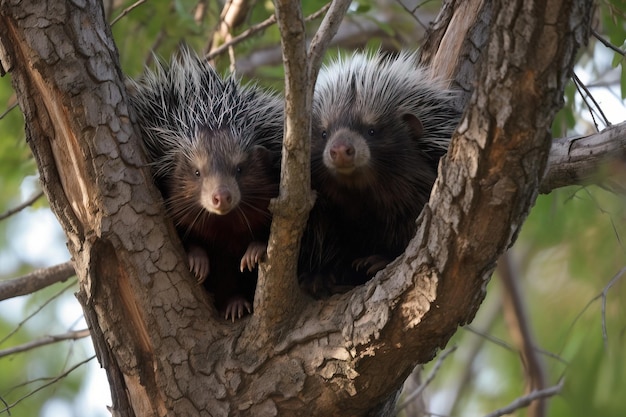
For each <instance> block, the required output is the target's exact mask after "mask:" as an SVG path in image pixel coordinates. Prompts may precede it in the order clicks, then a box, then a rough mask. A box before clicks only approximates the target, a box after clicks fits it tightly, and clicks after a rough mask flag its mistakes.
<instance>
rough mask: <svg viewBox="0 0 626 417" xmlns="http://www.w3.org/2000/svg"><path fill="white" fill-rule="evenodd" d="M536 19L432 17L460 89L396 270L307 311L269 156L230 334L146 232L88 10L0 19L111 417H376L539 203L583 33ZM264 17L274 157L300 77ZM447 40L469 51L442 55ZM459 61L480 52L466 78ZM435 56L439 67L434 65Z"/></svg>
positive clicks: (121, 104)
mask: <svg viewBox="0 0 626 417" xmlns="http://www.w3.org/2000/svg"><path fill="white" fill-rule="evenodd" d="M480 3H481V2H478V3H477V4H480ZM539 3H543V2H537V4H535V3H532V4H530V3H528V2H513V1H511V2H503V4H494V3H492V2H484V4H481V5H480V7H478V6H477V5H475V4H474V3H473V2H462V4H454V3H452V2H450V3H446V6H445V8H444V13H443V14H442V15H441V18H440V20H439V21H438V25H437V26H436V27H437V30H436V31H435V32H434V34H433V35H432V36H431V38H430V39H431V43H430V44H429V45H427V46H425V51H426V52H427V53H425V55H424V59H425V60H429V59H430V61H431V64H432V65H436V66H438V67H441V68H442V70H445V72H446V73H447V74H450V75H451V76H454V77H455V79H456V80H457V81H458V83H459V85H460V86H469V85H470V83H469V82H468V81H467V80H471V79H474V78H473V77H474V74H475V77H476V78H475V79H476V80H477V82H476V86H475V88H474V89H473V92H472V93H471V96H470V94H469V93H470V92H469V91H468V95H467V97H469V98H468V100H467V112H466V115H465V117H464V119H463V122H462V123H461V125H460V128H459V133H458V135H456V136H455V139H454V142H453V144H452V145H451V148H450V151H449V155H448V157H447V159H446V160H445V161H444V163H443V164H442V167H441V173H440V178H439V179H438V182H437V184H436V186H435V189H436V192H435V193H434V194H433V196H432V198H431V201H430V203H429V205H428V207H427V208H426V209H425V210H424V213H423V214H422V215H421V216H420V218H419V220H418V225H419V226H418V233H417V236H416V238H415V239H414V240H413V241H412V243H411V245H410V246H409V248H408V249H407V252H406V254H405V255H404V256H403V257H401V258H399V260H397V261H396V262H394V263H393V265H391V266H390V267H389V268H387V269H386V270H385V271H384V272H383V273H381V274H380V275H379V276H378V277H377V278H376V279H374V280H372V281H371V282H369V283H368V284H366V285H365V286H363V287H360V288H357V289H355V290H353V291H351V292H350V293H348V294H346V295H345V296H343V297H338V298H333V299H330V300H324V301H323V302H313V301H311V300H308V299H307V298H305V297H303V296H302V294H300V292H299V290H298V289H297V287H296V280H295V264H294V262H295V252H296V251H295V248H297V242H298V239H299V233H300V231H301V229H302V225H303V222H304V219H305V217H304V216H305V214H306V210H307V208H308V206H309V205H310V204H307V198H308V195H309V193H308V184H307V183H306V179H302V178H298V177H297V176H295V174H294V172H297V171H296V170H294V168H293V166H294V165H295V166H296V167H301V166H302V165H303V164H306V162H305V161H306V160H307V155H306V152H304V151H302V148H306V147H305V146H303V145H304V144H303V143H302V141H300V142H297V141H295V142H294V144H293V145H286V150H285V152H286V156H285V158H286V160H287V161H288V162H287V163H286V164H284V165H285V172H284V175H283V180H284V184H283V185H282V187H283V190H285V192H284V193H283V194H282V196H283V198H284V199H280V200H279V201H278V202H277V203H276V205H275V209H274V210H275V211H274V215H275V221H274V228H273V235H272V236H273V238H272V239H271V246H270V249H269V250H268V262H267V263H266V264H264V265H263V266H262V274H261V277H260V280H259V286H258V290H257V294H256V297H255V314H254V315H253V316H252V317H250V318H249V319H247V320H243V321H241V322H239V323H237V324H235V325H231V324H225V323H222V322H221V321H220V320H218V319H217V318H216V315H215V312H214V311H213V309H212V307H211V304H210V303H209V302H208V300H207V298H206V297H205V296H204V294H202V293H198V292H197V291H195V288H194V283H193V280H192V279H191V278H190V277H189V273H188V272H187V267H186V265H185V263H184V261H183V259H184V257H183V256H182V252H181V249H180V245H179V244H178V242H177V239H176V237H175V233H174V232H173V230H172V228H171V227H170V225H169V224H168V223H167V222H166V221H165V220H164V218H165V217H164V214H163V211H162V210H161V208H160V207H161V205H160V204H159V201H160V200H159V199H160V197H159V194H158V192H157V191H156V190H155V189H154V188H153V187H152V186H150V180H149V178H150V175H149V172H148V171H147V170H146V168H145V157H144V155H143V154H142V152H141V150H140V148H139V147H138V138H137V134H136V130H135V129H134V127H133V125H132V123H131V122H132V114H131V112H130V111H129V110H128V106H127V103H126V93H125V89H124V86H123V80H122V76H121V71H120V70H119V64H118V62H117V54H116V49H115V46H114V44H113V42H112V40H111V37H110V32H109V30H108V27H107V25H106V24H105V22H104V18H103V15H102V11H101V10H100V8H99V7H98V6H96V5H93V4H90V5H88V6H86V7H85V8H84V9H79V8H76V7H75V6H73V5H70V4H56V3H54V5H53V3H50V5H49V6H50V7H46V4H43V5H42V4H37V5H24V4H20V5H19V6H12V5H7V4H4V5H3V6H2V9H0V16H1V19H2V22H3V25H2V26H1V29H0V39H1V40H2V44H3V46H4V48H5V50H6V53H4V54H3V55H2V63H3V66H4V67H5V68H6V69H7V70H10V71H11V73H12V76H13V77H14V86H15V90H16V92H17V95H18V97H19V100H20V106H21V108H22V109H23V111H24V114H25V117H26V120H27V138H28V141H29V143H30V145H31V148H32V150H33V153H34V155H35V158H36V160H37V163H38V167H39V170H40V173H41V179H42V183H43V186H44V190H45V191H46V194H47V196H48V199H49V202H50V205H51V207H52V209H53V210H54V212H55V214H56V215H57V217H58V218H59V220H60V222H61V224H62V225H63V228H64V230H65V231H66V234H67V236H68V242H69V243H68V246H69V247H70V251H71V253H72V256H73V263H74V268H75V270H76V271H77V275H78V276H79V280H80V286H81V290H80V293H79V299H80V300H81V304H82V305H83V308H84V311H85V316H86V317H87V320H88V322H89V325H90V330H91V334H92V338H93V340H94V344H95V346H96V350H97V353H98V357H99V359H100V361H101V363H102V364H103V366H104V367H105V368H106V369H107V373H108V377H109V381H110V383H111V388H112V392H113V398H114V407H113V408H114V410H115V412H116V413H119V415H169V414H171V415H178V414H181V415H186V414H191V415H200V414H203V413H207V411H206V410H209V412H210V413H212V414H218V415H219V414H226V413H228V412H230V413H231V414H239V415H272V414H276V413H278V414H287V413H289V414H293V415H299V414H303V413H305V412H306V413H308V414H316V415H332V414H334V413H336V412H338V411H337V410H338V408H340V409H341V412H342V413H343V414H348V415H366V414H370V415H384V414H385V413H388V412H390V410H391V409H392V408H391V407H392V406H393V405H394V404H395V401H396V398H397V394H398V390H399V388H400V387H401V384H402V382H403V381H404V379H405V378H406V376H407V375H408V374H409V373H410V372H411V370H412V369H413V367H414V366H415V365H416V364H418V363H425V362H427V361H429V360H430V359H431V358H432V357H433V355H434V354H435V352H436V351H437V349H438V348H439V347H440V346H443V345H445V344H446V342H447V341H448V339H449V338H450V337H451V336H452V334H453V333H454V332H455V331H456V329H457V327H458V326H459V325H460V324H464V323H466V322H469V321H471V319H472V318H473V316H474V314H475V312H476V310H477V309H478V307H479V305H480V303H481V301H482V299H483V297H484V295H485V292H484V288H485V284H486V282H487V281H488V279H489V276H490V275H491V273H492V271H493V269H494V267H495V263H496V260H497V259H498V257H499V255H500V254H502V253H503V252H504V250H505V249H506V248H507V247H508V246H509V245H510V244H511V243H512V241H513V240H514V239H515V237H516V235H517V231H518V230H519V227H520V225H521V224H522V223H523V221H524V219H525V217H526V215H527V214H528V210H529V208H530V206H531V205H532V204H533V202H534V200H535V198H536V195H537V192H538V190H539V187H540V184H541V180H542V173H543V170H544V167H545V165H546V161H547V156H548V151H549V149H550V137H549V135H548V134H547V131H548V130H547V129H548V128H549V126H550V124H551V122H552V119H553V117H554V114H555V112H556V110H557V109H558V107H559V106H560V103H561V100H562V96H563V90H564V88H565V81H566V80H567V77H568V76H569V73H570V70H571V67H572V65H573V62H574V55H575V52H576V50H577V49H578V47H579V46H580V44H581V43H582V42H584V41H585V40H586V39H587V37H588V33H587V32H588V25H589V22H588V16H590V7H591V5H590V2H584V3H582V2H581V4H576V5H573V4H561V3H559V2H552V3H550V7H546V6H545V5H542V4H539ZM276 7H277V10H278V13H277V16H278V20H279V26H280V27H281V31H282V32H283V34H288V35H289V36H285V38H286V39H288V40H287V41H285V42H284V53H285V55H286V56H288V57H291V58H288V59H287V63H288V64H293V65H295V67H293V68H292V67H290V66H289V65H288V66H287V68H286V78H287V85H288V88H287V91H286V96H287V100H288V103H289V104H288V106H287V114H288V116H289V117H288V121H287V125H286V126H287V129H286V135H287V137H286V143H288V144H289V143H291V142H290V141H293V140H294V139H293V136H295V137H298V138H303V137H305V136H306V134H302V132H304V133H306V132H308V127H307V126H308V124H307V123H308V122H307V111H306V109H307V101H308V100H309V98H310V88H303V87H304V86H306V85H309V86H310V81H311V78H314V76H313V74H315V69H314V68H313V67H304V65H305V63H306V62H307V61H306V59H304V57H305V49H304V47H305V44H304V40H305V37H304V34H303V25H302V24H301V16H300V14H301V12H300V11H299V8H298V7H297V5H295V4H291V2H277V4H276ZM27 10H28V12H27ZM70 11H71V13H69V12H70ZM468 11H471V13H469V12H468ZM43 12H45V15H42V13H43ZM44 16H45V19H44ZM329 16H333V12H332V11H329ZM459 16H462V17H463V18H465V19H462V18H461V17H459ZM513 17H515V19H513ZM40 19H42V20H40ZM333 19H337V17H336V16H334V17H333ZM455 19H456V20H455ZM459 20H461V21H460V22H459ZM41 22H46V23H45V24H43V23H41ZM327 22H332V19H330V18H329V19H328V20H327ZM448 22H455V24H454V25H452V24H450V25H448ZM29 28H36V30H33V29H30V30H29ZM449 31H452V34H449V33H450V32H449ZM466 33H468V34H471V35H472V36H471V37H470V36H465V34H466ZM446 34H448V36H445V35H446ZM466 38H467V39H470V40H471V41H472V42H473V43H472V44H469V43H468V44H463V43H462V42H460V40H463V39H466ZM450 41H452V44H453V45H450V44H448V43H446V42H450ZM537 44H540V45H546V47H545V48H536V47H535V45H537ZM473 48H475V50H483V51H485V53H484V54H483V55H482V59H481V60H480V64H479V65H475V66H474V65H471V66H469V69H468V67H467V63H468V62H470V61H471V59H470V57H469V56H470V53H469V52H467V51H471V50H472V49H473ZM449 51H455V52H453V53H452V57H453V58H450V57H449V56H448V57H444V56H442V54H443V53H444V52H449ZM296 57H297V58H296ZM454 57H461V58H459V59H456V58H454ZM463 57H467V58H463ZM451 63H454V65H451ZM471 63H472V64H474V62H471ZM298 65H300V67H298ZM309 65H310V64H309ZM459 69H461V70H459ZM306 80H308V81H309V83H305V82H304V81H306ZM289 86H291V88H294V87H298V86H300V90H298V89H296V90H295V91H292V90H291V89H290V87H289ZM290 120H292V122H290ZM293 120H299V122H293ZM298 129H301V130H300V134H298ZM290 135H291V136H290ZM290 138H291V139H290ZM622 147H623V145H622ZM291 160H293V161H294V163H293V164H292V163H291V162H289V161H291ZM291 182H293V183H294V185H290V184H291ZM292 187H296V189H297V190H299V191H292V189H293V188H292ZM548 188H549V187H548ZM284 222H289V223H290V224H292V225H296V226H293V227H287V226H282V224H284ZM278 248H282V249H278ZM278 253H281V254H283V253H284V254H287V256H285V257H279V256H278V255H277V254H278ZM287 301H288V302H287ZM383 370H384V372H383ZM305 406H306V407H305ZM310 407H312V408H313V410H311V408H310ZM303 408H304V409H303ZM203 410H204V411H203Z"/></svg>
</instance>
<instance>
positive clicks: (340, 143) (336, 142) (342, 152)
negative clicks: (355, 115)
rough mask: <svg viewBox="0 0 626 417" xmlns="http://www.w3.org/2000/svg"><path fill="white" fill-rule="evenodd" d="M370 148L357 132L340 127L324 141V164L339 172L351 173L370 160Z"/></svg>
mask: <svg viewBox="0 0 626 417" xmlns="http://www.w3.org/2000/svg"><path fill="white" fill-rule="evenodd" d="M370 156H371V155H370V148H369V146H368V144H367V142H366V141H365V139H364V138H363V136H361V135H360V134H359V133H357V132H355V131H353V130H350V129H346V128H342V129H339V130H337V131H336V132H335V133H333V134H332V135H331V137H330V139H329V140H328V142H327V143H326V148H325V150H324V164H325V165H326V167H327V168H329V169H330V170H333V171H336V172H338V173H340V174H351V173H352V172H353V171H355V170H356V169H359V168H361V167H365V166H366V165H367V164H368V163H369V160H370Z"/></svg>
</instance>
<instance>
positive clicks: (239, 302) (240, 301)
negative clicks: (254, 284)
mask: <svg viewBox="0 0 626 417" xmlns="http://www.w3.org/2000/svg"><path fill="white" fill-rule="evenodd" d="M246 311H247V312H248V314H252V304H250V302H249V301H248V300H246V299H245V298H244V297H243V296H242V295H235V296H232V297H231V298H230V299H229V300H228V303H227V304H226V312H225V314H224V318H225V319H226V320H229V319H230V320H232V322H233V323H234V322H235V319H236V318H237V319H240V318H242V317H243V315H244V314H245V312H246Z"/></svg>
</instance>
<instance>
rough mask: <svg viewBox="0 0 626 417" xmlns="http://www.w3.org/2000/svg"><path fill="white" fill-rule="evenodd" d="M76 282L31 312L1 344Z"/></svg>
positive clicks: (0, 341)
mask: <svg viewBox="0 0 626 417" xmlns="http://www.w3.org/2000/svg"><path fill="white" fill-rule="evenodd" d="M74 284H76V281H73V282H71V283H70V284H69V285H66V286H65V287H63V288H62V289H61V290H60V291H59V292H57V293H56V294H54V295H53V296H52V297H50V298H49V299H48V300H46V301H45V302H44V303H43V304H42V305H40V306H39V307H38V308H37V309H36V310H35V311H33V312H32V313H31V314H29V315H28V316H27V317H26V318H25V319H24V320H22V321H21V322H19V323H18V325H17V326H15V329H13V330H12V331H11V332H9V334H8V335H6V336H5V337H4V338H3V339H2V340H0V345H1V344H3V343H4V342H6V341H7V340H8V339H9V338H10V337H11V336H13V335H14V334H15V333H17V332H18V331H19V330H20V329H21V328H22V326H24V324H25V323H26V322H27V321H28V320H30V319H31V318H32V317H34V316H35V315H36V314H37V313H39V312H40V311H41V310H43V308H44V307H45V306H47V305H48V304H50V303H51V302H52V301H53V300H55V299H56V298H58V297H60V296H61V294H63V293H64V292H65V291H66V290H67V289H68V288H70V287H72V286H73V285H74Z"/></svg>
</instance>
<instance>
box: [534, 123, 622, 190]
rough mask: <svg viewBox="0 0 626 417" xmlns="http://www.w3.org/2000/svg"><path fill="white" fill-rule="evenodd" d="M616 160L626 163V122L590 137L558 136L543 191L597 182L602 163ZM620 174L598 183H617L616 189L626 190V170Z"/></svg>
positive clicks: (543, 183)
mask: <svg viewBox="0 0 626 417" xmlns="http://www.w3.org/2000/svg"><path fill="white" fill-rule="evenodd" d="M612 160H613V161H617V163H618V164H619V165H624V164H626V122H623V123H620V124H617V125H613V126H610V127H607V128H606V129H604V130H603V131H602V132H600V133H595V134H593V135H589V136H580V137H573V138H561V139H556V140H554V141H553V142H552V148H551V149H550V156H549V159H548V168H547V170H546V173H545V175H544V177H543V179H542V181H541V185H540V188H539V192H541V193H544V194H547V193H549V192H551V191H552V190H554V189H556V188H559V187H565V186H567V185H582V184H588V183H593V182H594V176H595V175H596V174H597V173H598V170H599V168H600V167H601V166H602V164H603V163H607V162H610V161H612ZM616 175H617V178H616V179H615V181H612V182H611V179H610V178H608V179H606V180H605V179H602V178H600V179H599V181H598V183H600V184H602V183H603V182H605V183H607V182H610V183H609V186H610V185H611V184H613V185H614V187H613V188H614V189H615V191H618V192H622V193H623V192H626V186H624V184H626V180H625V179H624V175H625V174H624V170H622V171H621V172H620V171H618V172H616ZM596 178H597V177H596Z"/></svg>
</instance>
